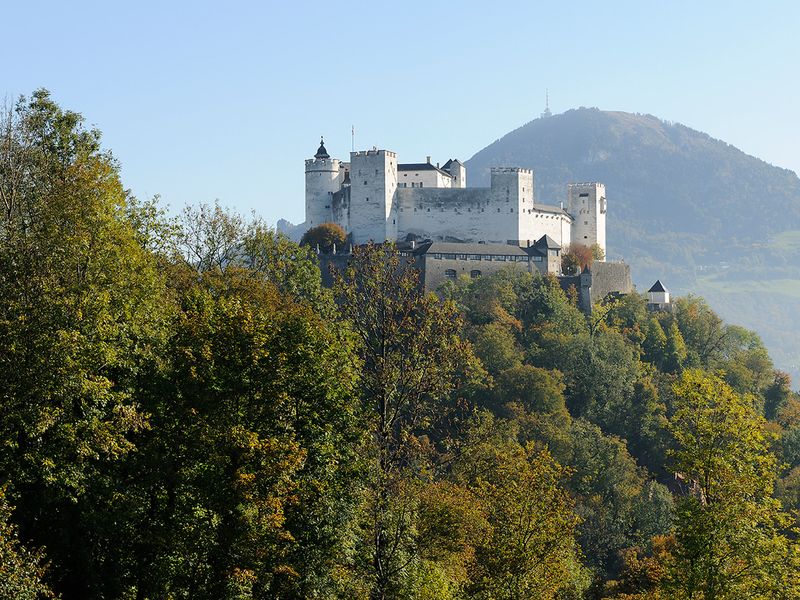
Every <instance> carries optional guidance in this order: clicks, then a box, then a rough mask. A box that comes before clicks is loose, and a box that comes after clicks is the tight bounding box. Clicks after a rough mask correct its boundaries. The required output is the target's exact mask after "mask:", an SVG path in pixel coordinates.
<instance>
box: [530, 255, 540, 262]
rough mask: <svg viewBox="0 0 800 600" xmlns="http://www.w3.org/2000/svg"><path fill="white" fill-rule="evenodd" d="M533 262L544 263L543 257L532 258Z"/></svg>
mask: <svg viewBox="0 0 800 600" xmlns="http://www.w3.org/2000/svg"><path fill="white" fill-rule="evenodd" d="M531 260H532V261H533V262H542V257H541V256H531Z"/></svg>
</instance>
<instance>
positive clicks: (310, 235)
mask: <svg viewBox="0 0 800 600" xmlns="http://www.w3.org/2000/svg"><path fill="white" fill-rule="evenodd" d="M346 241H347V233H345V231H344V229H342V228H341V226H340V225H337V224H336V223H322V224H321V225H317V226H316V227H312V228H311V229H309V230H308V231H306V232H305V233H304V234H303V237H302V238H301V239H300V245H301V246H310V247H311V249H312V250H314V249H316V248H319V250H320V252H325V253H327V252H332V251H333V248H334V246H335V247H337V248H338V249H339V250H343V249H344V244H345V242H346Z"/></svg>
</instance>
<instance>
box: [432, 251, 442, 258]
mask: <svg viewBox="0 0 800 600" xmlns="http://www.w3.org/2000/svg"><path fill="white" fill-rule="evenodd" d="M433 258H442V255H441V253H439V252H437V253H436V254H434V255H433Z"/></svg>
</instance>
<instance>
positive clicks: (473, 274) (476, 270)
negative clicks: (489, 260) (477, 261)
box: [469, 269, 481, 279]
mask: <svg viewBox="0 0 800 600" xmlns="http://www.w3.org/2000/svg"><path fill="white" fill-rule="evenodd" d="M469 276H470V277H472V278H473V279H475V278H476V277H480V276H481V272H480V271H478V269H473V270H472V271H470V272H469Z"/></svg>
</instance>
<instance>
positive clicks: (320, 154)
mask: <svg viewBox="0 0 800 600" xmlns="http://www.w3.org/2000/svg"><path fill="white" fill-rule="evenodd" d="M330 157H331V156H330V154H328V151H327V150H325V140H324V139H323V138H321V137H320V138H319V150H317V153H316V154H315V155H314V158H330Z"/></svg>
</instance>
